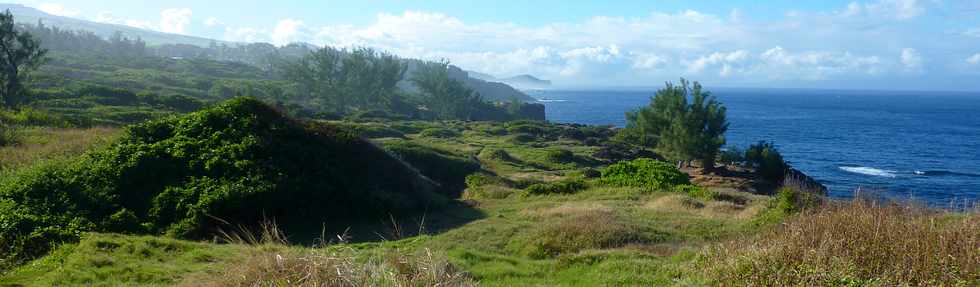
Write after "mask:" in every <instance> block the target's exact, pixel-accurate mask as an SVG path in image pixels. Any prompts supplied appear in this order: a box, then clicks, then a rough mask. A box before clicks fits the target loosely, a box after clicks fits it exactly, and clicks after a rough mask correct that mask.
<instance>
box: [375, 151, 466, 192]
mask: <svg viewBox="0 0 980 287" xmlns="http://www.w3.org/2000/svg"><path fill="white" fill-rule="evenodd" d="M384 148H385V149H386V150H388V152H390V153H391V154H393V155H395V157H397V158H400V159H402V160H404V161H405V162H407V163H409V164H411V165H412V166H413V167H415V168H417V169H418V170H419V172H421V173H422V174H423V175H425V176H426V177H428V178H430V179H432V180H435V181H437V182H438V183H439V184H440V185H441V188H440V192H442V193H443V194H446V195H450V196H452V197H456V196H459V195H460V193H461V192H462V191H463V189H464V188H466V182H465V179H466V176H467V175H470V174H472V173H475V172H478V171H480V163H478V162H476V161H475V160H472V159H469V158H464V157H460V156H456V155H453V154H451V153H449V152H446V151H442V150H438V149H435V148H432V147H428V146H424V145H419V144H415V143H411V142H407V141H391V142H387V143H385V145H384Z"/></svg>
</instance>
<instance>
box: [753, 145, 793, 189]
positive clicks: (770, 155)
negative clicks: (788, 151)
mask: <svg viewBox="0 0 980 287" xmlns="http://www.w3.org/2000/svg"><path fill="white" fill-rule="evenodd" d="M745 161H746V163H748V164H749V165H751V166H753V167H755V168H756V169H757V173H758V174H759V175H760V176H762V177H763V178H765V179H768V180H771V181H773V182H782V181H783V178H784V177H785V176H786V172H787V170H788V169H789V165H787V164H786V161H785V160H783V155H782V154H780V153H779V150H777V149H776V146H775V145H774V144H773V143H771V142H759V143H757V144H753V145H751V146H749V148H748V149H746V150H745Z"/></svg>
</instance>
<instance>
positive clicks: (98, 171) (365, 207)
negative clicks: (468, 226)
mask: <svg viewBox="0 0 980 287" xmlns="http://www.w3.org/2000/svg"><path fill="white" fill-rule="evenodd" d="M435 189H436V185H435V183H433V182H432V181H430V180H428V179H426V178H425V177H422V176H420V175H419V174H418V172H417V171H415V170H414V169H412V168H411V167H410V166H408V165H406V164H405V163H404V162H402V161H399V160H397V159H396V158H394V157H393V156H391V155H390V154H388V153H386V152H385V151H383V150H381V149H379V148H377V147H375V146H374V145H372V144H371V143H369V142H367V141H365V140H362V139H361V138H360V137H358V136H357V135H356V134H355V133H354V132H351V131H349V130H346V129H341V128H337V127H335V126H332V125H328V124H322V123H313V122H303V121H297V120H293V119H291V118H288V117H285V116H283V115H282V114H281V113H280V112H278V111H277V110H275V109H273V108H272V107H270V106H268V105H266V104H264V103H262V102H260V101H258V100H256V99H253V98H236V99H233V100H230V101H228V102H225V103H223V104H220V105H217V106H215V107H213V108H210V109H206V110H203V111H200V112H195V113H191V114H188V115H186V116H182V117H172V118H168V119H163V120H157V121H151V122H147V123H144V124H140V125H136V126H132V127H129V128H128V129H127V130H126V131H125V133H124V135H122V136H121V138H120V139H119V140H117V141H116V142H115V143H113V144H112V145H110V146H108V147H106V148H102V149H99V150H95V151H92V152H89V153H87V154H86V155H84V156H82V157H79V158H76V159H72V160H67V161H64V162H54V163H49V164H41V165H37V166H34V167H31V168H26V169H22V170H19V171H17V172H16V173H13V174H12V175H11V176H8V177H5V178H3V179H0V258H3V259H5V262H3V263H4V264H5V265H9V264H12V263H15V262H13V261H14V260H15V259H16V261H20V260H26V259H30V258H33V257H35V256H37V255H41V254H43V253H44V252H46V251H48V250H49V249H50V248H51V247H52V246H54V245H56V244H58V243H59V242H64V241H73V240H77V238H78V237H79V235H80V234H81V233H83V232H85V231H102V232H123V233H154V234H159V233H167V234H171V235H176V236H182V237H197V236H203V235H206V234H208V233H209V232H210V231H212V230H213V229H214V228H215V227H218V226H220V225H221V224H245V225H249V224H254V223H256V222H259V221H262V220H263V219H264V218H271V219H277V220H280V221H281V222H288V223H290V224H291V225H315V226H320V225H321V224H322V222H323V221H328V224H329V223H331V222H336V221H341V220H342V219H344V218H353V217H355V216H370V215H378V216H380V215H383V214H387V213H403V212H411V211H415V210H422V209H424V208H426V207H431V206H432V205H434V204H438V203H441V202H444V197H443V196H440V195H439V194H437V193H436V192H435ZM289 227H290V226H286V228H287V229H288V228H289Z"/></svg>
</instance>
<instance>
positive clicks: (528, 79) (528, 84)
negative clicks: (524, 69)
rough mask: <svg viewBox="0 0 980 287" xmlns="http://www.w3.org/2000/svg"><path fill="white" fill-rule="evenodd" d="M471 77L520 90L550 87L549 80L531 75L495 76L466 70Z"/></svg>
mask: <svg viewBox="0 0 980 287" xmlns="http://www.w3.org/2000/svg"><path fill="white" fill-rule="evenodd" d="M466 72H467V73H468V74H469V76H470V77H471V78H477V79H480V80H483V81H487V82H495V83H503V84H507V85H509V86H512V87H515V88H518V89H521V90H537V89H545V88H549V87H551V81H549V80H542V79H538V78H537V77H535V76H532V75H517V76H513V77H509V78H497V77H494V76H493V75H489V74H484V73H480V72H474V71H466Z"/></svg>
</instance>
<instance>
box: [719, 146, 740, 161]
mask: <svg viewBox="0 0 980 287" xmlns="http://www.w3.org/2000/svg"><path fill="white" fill-rule="evenodd" d="M718 160H720V161H721V162H722V163H724V164H729V163H735V164H739V163H744V162H745V151H743V150H742V149H739V148H735V147H733V148H729V149H726V150H724V151H722V152H721V154H719V155H718Z"/></svg>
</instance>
